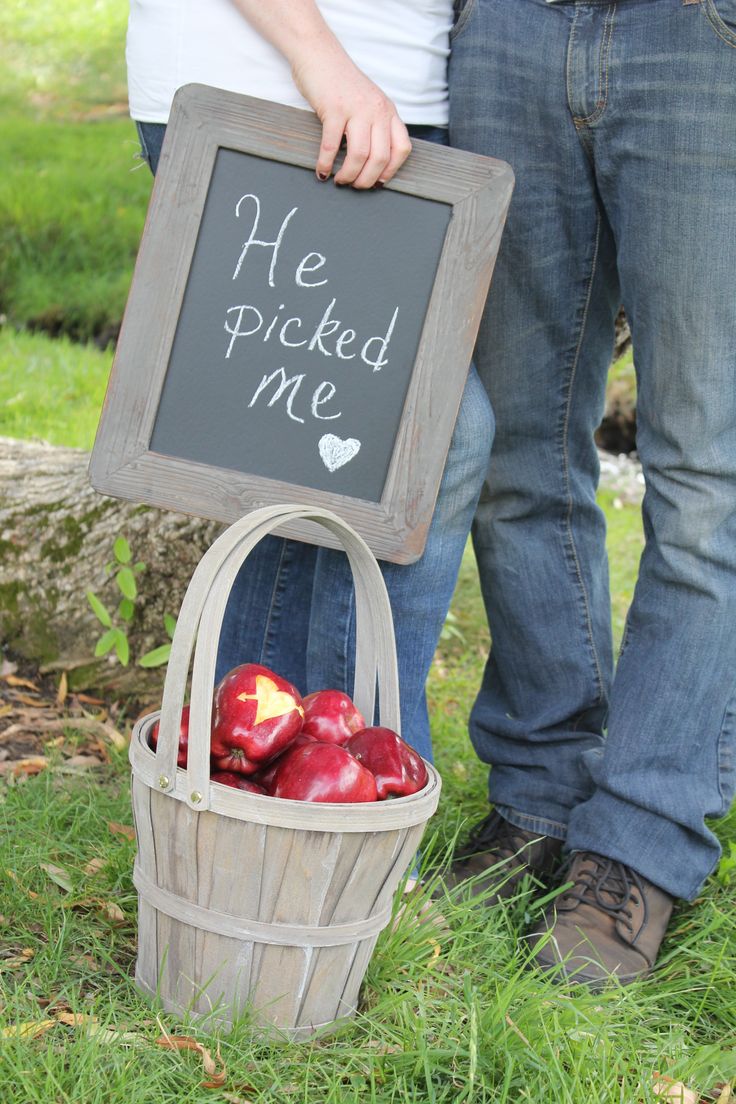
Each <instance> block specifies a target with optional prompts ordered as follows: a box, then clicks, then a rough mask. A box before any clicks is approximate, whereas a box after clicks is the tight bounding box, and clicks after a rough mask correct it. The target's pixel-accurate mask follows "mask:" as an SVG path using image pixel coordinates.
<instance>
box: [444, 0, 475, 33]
mask: <svg viewBox="0 0 736 1104" xmlns="http://www.w3.org/2000/svg"><path fill="white" fill-rule="evenodd" d="M477 2H478V0H467V3H466V5H465V7H464V8H463V9H462V11H461V12H460V15H459V16H458V17H457V23H455V25H454V27H451V28H450V42H454V41H455V40H456V38H457V37H458V35H459V34H461V33H462V32H463V30H464V29H465V26H466V24H467V22H468V20H469V19H470V17H471V15H472V14H473V9H474V8H475V5H476V4H477Z"/></svg>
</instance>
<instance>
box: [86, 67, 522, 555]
mask: <svg viewBox="0 0 736 1104" xmlns="http://www.w3.org/2000/svg"><path fill="white" fill-rule="evenodd" d="M320 137H321V126H320V124H319V122H318V120H317V119H316V117H315V116H313V115H311V113H308V112H304V111H299V110H296V109H293V108H288V107H283V106H281V105H277V104H272V103H270V102H267V101H262V100H257V99H254V98H252V97H248V96H240V95H236V94H235V93H229V92H224V91H221V90H218V89H214V88H209V87H205V86H201V85H187V86H185V87H184V88H182V89H180V90H179V92H178V93H177V95H176V97H175V101H174V106H173V108H172V114H171V119H170V122H169V125H168V128H167V134H166V139H165V142H164V146H163V150H162V156H161V162H160V166H159V170H158V173H157V176H156V180H155V183H154V188H153V193H152V198H151V203H150V207H149V212H148V217H147V220H146V227H145V230H144V234H143V238H142V242H141V247H140V251H139V255H138V259H137V262H136V267H135V273H134V277H133V282H132V286H131V290H130V295H129V299H128V304H127V307H126V311H125V317H124V320H123V326H122V329H121V333H120V338H119V342H118V347H117V352H116V357H115V362H114V365H113V369H112V372H111V376H110V381H109V384H108V390H107V395H106V398H105V403H104V407H103V411H102V415H101V419H100V424H99V428H98V433H97V439H96V441H95V446H94V450H93V453H92V459H91V463H90V479H91V482H92V484H93V486H94V487H95V488H96V489H97V490H98V491H101V492H103V493H105V494H109V495H113V496H117V497H121V498H126V499H132V500H134V501H137V502H141V503H148V504H151V505H155V506H159V507H165V508H169V509H172V510H176V511H180V512H183V513H188V514H194V515H196V516H201V517H206V518H210V519H212V520H218V521H222V522H225V523H231V522H233V521H235V520H236V519H238V518H240V517H242V516H243V515H244V514H246V513H247V512H248V511H249V510H251V509H253V508H255V507H257V506H261V505H266V504H285V503H292V502H296V503H301V504H304V505H307V506H309V505H312V506H318V507H322V508H326V509H329V510H333V511H334V512H335V513H337V514H339V515H340V516H341V517H343V518H345V520H346V521H348V522H349V523H350V524H351V525H353V526H354V527H355V528H356V529H357V530H358V532H359V533H360V534H361V535H362V536H363V538H364V539H365V540H366V542H367V543H368V545H369V547H370V548H371V549H372V551H373V552H374V554H375V555H376V556H378V557H379V558H383V559H388V560H392V561H394V562H398V563H410V562H412V561H414V560H416V559H417V558H418V557H419V556H420V555H421V553H422V550H423V548H424V544H425V541H426V536H427V531H428V528H429V524H430V521H431V518H432V511H433V508H434V503H435V499H436V496H437V491H438V488H439V484H440V480H441V478H442V471H443V468H444V463H445V459H446V455H447V450H448V448H449V444H450V439H451V436H452V430H453V426H454V423H455V419H456V415H457V410H458V407H459V404H460V399H461V396H462V392H463V388H464V384H465V379H466V376H467V370H468V365H469V363H470V360H471V356H472V351H473V346H474V342H475V338H476V333H477V330H478V326H479V323H480V318H481V314H482V311H483V306H484V303H485V299H486V294H487V291H488V286H489V283H490V278H491V273H492V270H493V265H494V262H495V257H496V253H497V250H498V246H499V241H500V238H501V232H502V228H503V224H504V220H505V216H506V211H507V208H508V203H509V200H510V196H511V190H512V187H513V174H512V172H511V169H510V168H509V166H508V165H506V164H505V163H504V162H501V161H496V160H493V159H490V158H485V157H480V156H477V155H475V154H470V153H465V152H461V151H458V150H453V149H449V148H447V147H439V146H435V145H433V144H432V143H428V142H421V141H415V142H414V143H413V147H414V148H413V151H412V153H411V155H410V157H409V159H408V161H407V162H406V163H405V165H404V166H403V167H402V168H401V170H400V171H399V172H398V173H397V175H396V176H395V177H394V179H393V180H392V181H391V182H390V183H389V184H388V185H387V186H386V188H385V191H386V192H388V191H392V192H396V193H400V194H403V195H406V196H410V197H417V198H418V199H423V200H431V201H435V202H436V203H439V204H445V205H447V206H448V207H449V208H450V217H449V222H448V224H447V230H446V232H445V233H444V242H443V244H442V247H441V252H440V253H439V260H438V263H437V268H436V273H435V278H434V283H433V286H432V288H431V293H430V296H429V301H428V305H427V307H426V313H425V315H424V321H423V324H422V325H421V330H420V335H419V340H418V346H417V352H416V357H415V360H414V365H413V368H412V369H411V375H410V378H409V383H408V389H407V391H406V397H405V400H404V402H403V407H402V409H401V413H400V420H399V423H398V430H397V432H396V436H395V439H394V442H393V449H392V452H391V454H390V460H389V461H388V469H387V474H386V476H385V481H384V483H383V487H382V490H381V492H380V496H373V498H372V500H364V499H362V498H361V497H360V496H359V495H354V494H339V493H333V492H332V491H330V490H326V489H325V487H324V486H322V487H314V486H309V485H301V484H300V483H299V482H298V481H285V480H283V479H280V478H270V477H269V476H268V475H264V474H263V473H261V474H253V473H252V472H248V471H242V472H241V471H235V470H233V468H232V467H222V466H218V465H217V464H212V463H203V462H201V461H198V460H192V459H187V458H185V457H182V456H177V455H168V454H164V453H162V452H161V451H156V450H155V449H153V448H152V446H151V440H152V435H153V433H154V427H155V425H156V420H157V415H158V411H159V405H160V403H161V398H162V392H163V389H164V385H165V382H166V376H167V371H168V367H169V362H170V357H171V356H172V347H173V346H174V342H175V338H176V334H177V328H178V326H179V321H180V316H181V314H182V310H183V303H184V297H185V292H186V289H187V282H188V279H189V275H190V269H191V267H192V264H193V259H194V255H195V250H196V249H197V248H198V245H197V242H198V235H199V233H200V227H201V223H202V219H203V212H204V210H205V204H206V201H207V197H208V190H209V188H210V183H211V180H212V178H213V173H214V171H215V165H216V159H217V157H218V153H219V151H220V150H228V151H230V150H232V151H236V152H238V153H246V154H250V155H254V156H255V157H257V158H259V159H266V160H267V161H268V162H270V163H274V162H281V163H284V164H286V165H290V166H297V167H300V168H302V169H309V170H311V171H312V172H313V170H314V165H315V162H316V158H317V151H318V149H319V144H320ZM329 186H330V187H331V185H329ZM321 187H327V185H324V186H321ZM347 191H348V189H345V192H347ZM379 198H380V196H379ZM356 199H359V193H356ZM313 263H316V262H313ZM314 278H315V279H316V277H314ZM228 332H231V331H228ZM327 428H330V427H327ZM283 535H288V536H292V537H297V538H298V539H301V540H307V541H311V542H314V543H319V544H329V543H330V539H329V537H327V538H326V537H325V533H324V531H319V527H317V526H315V525H313V524H311V523H307V522H300V523H296V524H291V525H289V526H287V527H286V528H285V529H284V530H283Z"/></svg>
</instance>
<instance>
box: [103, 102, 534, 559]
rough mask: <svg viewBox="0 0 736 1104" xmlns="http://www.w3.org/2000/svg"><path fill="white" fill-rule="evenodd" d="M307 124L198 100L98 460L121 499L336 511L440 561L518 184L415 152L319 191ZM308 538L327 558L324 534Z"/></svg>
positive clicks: (171, 178)
mask: <svg viewBox="0 0 736 1104" xmlns="http://www.w3.org/2000/svg"><path fill="white" fill-rule="evenodd" d="M319 139H320V126H319V123H318V122H317V120H316V119H315V118H314V117H313V116H312V115H311V114H310V113H308V112H303V111H297V110H295V109H292V108H286V107H283V106H280V105H276V104H271V103H268V102H266V101H261V100H255V99H252V98H250V97H246V96H237V95H235V94H233V93H228V92H222V91H220V90H218V89H212V88H205V87H203V86H197V85H189V86H187V87H185V88H183V89H180V91H179V92H178V93H177V96H176V98H175V101H174V107H173V109H172V114H171V119H170V122H169V126H168V128H167V133H166V140H165V142H164V147H163V150H162V156H161V161H160V164H159V168H158V172H157V176H156V181H155V185H154V190H153V194H152V199H151V205H150V208H149V214H148V219H147V222H146V228H145V231H144V236H143V240H142V243H141V249H140V252H139V256H138V260H137V264H136V270H135V275H134V278H133V284H132V286H131V291H130V296H129V300H128V306H127V308H126V313H125V318H124V322H123V327H122V330H121V335H120V340H119V343H118V349H117V353H116V358H115V363H114V365H113V370H112V373H111V377H110V382H109V385H108V392H107V396H106V399H105V406H104V409H103V412H102V416H101V419H100V426H99V430H98V435H97V440H96V442H95V448H94V451H93V454H92V461H91V464H90V476H91V479H92V483H93V485H94V486H95V487H96V488H97V489H98V490H100V491H103V492H105V493H108V494H113V495H119V496H121V497H125V498H131V499H134V500H136V501H141V502H148V503H152V504H154V505H158V506H165V507H170V508H172V509H177V510H182V511H184V512H188V513H193V514H199V515H201V516H204V517H210V518H213V519H216V520H222V521H225V522H231V521H234V520H236V519H237V518H238V517H241V516H242V515H243V514H244V513H246V512H247V511H248V510H249V509H252V508H254V507H255V506H258V505H262V504H267V503H285V502H301V503H304V504H307V505H310V504H313V505H319V506H324V507H326V508H328V509H332V510H335V511H336V512H337V513H339V514H341V515H342V516H343V517H344V518H345V519H346V520H347V521H349V522H350V523H351V524H353V525H354V526H355V527H356V528H357V529H358V531H359V532H361V533H362V535H363V536H364V537H365V539H366V540H367V541H368V543H369V545H370V546H371V548H372V549H373V551H374V552H375V553H376V555H378V556H381V557H384V558H387V559H392V560H395V561H397V562H410V561H412V560H414V559H416V558H417V556H418V555H420V554H421V551H422V548H423V546H424V541H425V539H426V532H427V529H428V527H429V522H430V520H431V516H432V509H433V505H434V501H435V498H436V494H437V489H438V487H439V482H440V479H441V475H442V468H443V465H444V460H445V456H446V454H447V449H448V447H449V441H450V437H451V435H452V428H453V424H454V420H455V416H456V413H457V408H458V405H459V402H460V397H461V394H462V390H463V386H464V381H465V377H466V374H467V369H468V364H469V362H470V357H471V354H472V346H473V342H474V339H475V334H476V332H477V327H478V324H479V321H480V315H481V311H482V308H483V304H484V301H485V296H486V292H487V289H488V284H489V281H490V275H491V271H492V268H493V263H494V260H495V255H496V251H497V248H498V243H499V239H500V234H501V229H502V226H503V221H504V218H505V214H506V209H507V206H508V202H509V198H510V194H511V188H512V184H513V176H512V174H511V170H510V169H509V167H508V166H507V165H505V164H504V163H503V162H498V161H494V160H492V159H489V158H483V157H478V156H475V155H472V154H468V153H461V152H459V151H457V150H450V149H446V148H442V147H437V146H434V145H430V144H429V143H424V142H416V143H415V144H414V150H413V152H412V154H411V156H410V157H409V159H408V161H407V162H406V164H405V165H404V166H403V167H402V169H401V170H400V172H399V173H398V174H397V176H396V177H395V178H394V180H392V181H391V183H390V185H388V186H387V187H385V188H383V189H381V190H379V191H373V192H365V191H357V190H355V189H352V188H338V187H336V186H335V185H334V184H333V183H332V182H327V183H320V182H319V181H317V179H316V177H315V174H314V164H315V161H316V156H317V150H318V148H319ZM288 532H289V535H292V536H299V537H301V538H302V539H306V540H318V541H319V542H320V543H326V542H327V540H328V538H327V536H326V531H318V527H316V526H311V525H310V524H309V523H300V524H299V525H298V526H296V527H294V528H291V529H290V530H288Z"/></svg>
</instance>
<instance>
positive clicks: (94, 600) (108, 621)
mask: <svg viewBox="0 0 736 1104" xmlns="http://www.w3.org/2000/svg"><path fill="white" fill-rule="evenodd" d="M87 601H88V602H89V604H90V605H91V607H92V612H93V613H94V615H95V617H96V618H97V620H98V621H100V622H101V623H102V624H103V625H104V626H105V628H106V629H109V628H110V626H111V625H112V617H110V614H109V613H108V612H107V610H106V609H105V607H104V606H103V604H102V602H101V601H100V599H99V598H98V597H97V595H96V594H95V592H94V591H93V590H88V591H87Z"/></svg>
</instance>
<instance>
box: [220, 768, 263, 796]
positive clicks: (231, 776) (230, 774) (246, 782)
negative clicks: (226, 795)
mask: <svg viewBox="0 0 736 1104" xmlns="http://www.w3.org/2000/svg"><path fill="white" fill-rule="evenodd" d="M210 778H211V779H212V781H213V782H219V783H220V785H221V786H233V787H234V788H235V789H236V790H246V791H247V792H248V793H257V794H265V792H266V791H265V790H264V788H263V786H259V785H258V783H257V782H251V780H250V778H246V777H245V776H244V775H242V774H237V773H236V772H235V771H213V772H212V774H211V775H210Z"/></svg>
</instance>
